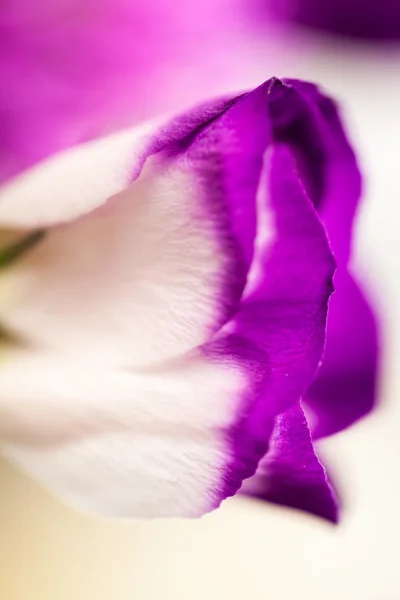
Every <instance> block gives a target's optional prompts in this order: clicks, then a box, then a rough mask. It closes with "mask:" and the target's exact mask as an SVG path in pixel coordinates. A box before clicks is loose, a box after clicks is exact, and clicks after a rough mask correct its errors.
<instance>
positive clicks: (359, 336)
mask: <svg viewBox="0 0 400 600" xmlns="http://www.w3.org/2000/svg"><path fill="white" fill-rule="evenodd" d="M292 83H293V87H294V88H295V89H296V92H297V93H298V94H299V97H300V100H299V102H303V105H304V107H307V110H308V123H309V128H308V131H307V132H306V133H304V134H303V135H302V136H301V138H300V139H299V138H297V140H298V141H297V147H298V148H300V149H301V152H302V156H303V161H302V163H301V164H302V165H307V164H311V162H312V163H313V164H314V170H312V169H310V168H308V169H307V170H306V173H307V174H309V175H308V177H309V178H310V176H311V180H310V181H309V187H310V188H311V189H314V190H316V189H318V190H319V193H318V194H314V196H312V197H313V199H314V204H315V206H316V208H317V210H318V213H319V215H320V217H321V221H322V223H323V224H324V226H325V229H326V231H327V235H328V239H329V242H330V245H331V247H332V250H333V254H334V256H335V260H336V262H337V272H336V274H335V278H334V284H335V289H336V292H335V294H334V295H333V297H332V300H331V302H330V306H329V313H328V325H327V336H326V348H325V352H324V358H323V361H322V365H321V367H320V369H319V372H318V374H317V377H316V378H315V380H314V381H313V383H312V385H311V387H310V389H309V391H308V392H307V394H306V395H305V397H304V399H303V403H304V408H305V410H306V413H307V415H308V417H309V422H310V425H311V428H312V432H313V437H314V438H315V437H321V436H325V435H330V434H332V433H335V432H337V431H339V430H341V429H343V428H345V427H348V426H349V425H351V424H352V423H353V422H354V421H356V420H358V419H360V418H361V417H363V416H364V415H365V414H367V413H368V412H370V411H371V410H372V408H373V407H374V405H375V403H376V400H377V397H376V391H377V378H378V351H379V331H378V325H377V319H376V316H375V314H374V312H373V310H372V309H371V307H370V306H369V303H368V301H367V299H366V298H365V296H364V294H363V292H362V289H360V286H359V284H358V283H357V282H356V281H354V279H353V278H352V276H351V275H350V274H349V273H348V265H347V263H348V259H349V255H350V250H351V241H352V230H353V223H354V217H355V215H356V211H357V207H358V203H359V199H360V193H361V176H360V172H359V169H358V165H357V160H356V157H355V156H354V152H353V150H352V148H351V146H350V144H349V142H348V140H347V137H346V135H345V132H344V130H343V126H342V124H341V119H340V116H339V113H338V110H337V107H336V106H335V103H334V102H333V101H332V100H331V99H330V98H328V97H326V96H325V95H324V94H323V93H322V92H321V91H320V90H319V89H318V88H317V87H316V86H314V85H312V84H309V83H306V82H299V81H295V82H292ZM304 103H305V104H304ZM302 122H303V123H305V122H306V120H305V119H303V121H302ZM312 132H316V133H317V135H316V136H315V139H318V140H319V147H318V151H317V152H316V150H315V148H316V142H315V139H312ZM316 156H317V157H319V160H318V161H315V157H316ZM318 165H319V168H318ZM315 167H317V168H315ZM318 173H319V174H318ZM316 176H317V178H315V177H316Z"/></svg>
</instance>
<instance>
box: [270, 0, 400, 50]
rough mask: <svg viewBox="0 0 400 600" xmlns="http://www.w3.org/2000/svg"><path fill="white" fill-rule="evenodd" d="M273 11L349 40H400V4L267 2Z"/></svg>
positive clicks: (392, 0) (385, 0)
mask: <svg viewBox="0 0 400 600" xmlns="http://www.w3.org/2000/svg"><path fill="white" fill-rule="evenodd" d="M266 5H267V7H268V8H269V11H270V13H271V14H272V15H274V16H275V17H278V18H280V19H282V20H284V21H293V22H294V23H299V24H302V25H306V26H308V27H312V28H314V29H320V30H323V31H328V32H331V33H335V34H340V35H343V36H346V37H354V38H364V39H369V40H374V39H375V40H396V39H399V38H400V4H399V2H398V1H397V0H351V1H348V0H325V1H324V2H321V1H320V0H286V1H285V2H280V1H279V0H266Z"/></svg>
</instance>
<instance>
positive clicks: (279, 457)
mask: <svg viewBox="0 0 400 600" xmlns="http://www.w3.org/2000/svg"><path fill="white" fill-rule="evenodd" d="M242 491H243V492H244V493H247V494H249V495H251V496H254V497H256V498H260V499H261V500H266V501H268V502H274V503H277V504H282V505H284V506H290V507H292V508H298V509H300V510H305V511H307V512H309V513H312V514H315V515H317V516H320V517H323V518H325V519H328V520H329V521H333V522H334V523H335V522H336V521H337V518H338V511H337V501H336V499H335V496H334V493H333V490H332V488H331V486H330V484H329V482H328V479H327V476H326V473H325V470H324V468H323V466H322V465H321V463H320V462H319V460H318V457H317V455H316V454H315V450H314V448H313V444H312V441H311V434H310V431H309V429H308V425H307V420H306V417H305V415H304V412H303V410H302V408H301V405H300V402H299V403H298V404H296V405H295V406H292V407H291V408H289V409H288V410H286V411H285V412H283V413H282V414H280V415H279V416H278V417H277V418H276V422H275V426H274V430H273V433H272V436H271V440H270V445H269V449H268V452H267V454H266V455H265V457H264V458H263V460H262V461H261V462H260V464H259V467H258V469H257V472H256V474H255V475H254V476H253V477H251V478H250V479H248V480H247V481H245V482H244V485H243V488H242Z"/></svg>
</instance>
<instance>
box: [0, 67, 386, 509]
mask: <svg viewBox="0 0 400 600" xmlns="http://www.w3.org/2000/svg"><path fill="white" fill-rule="evenodd" d="M359 192H360V176H359V172H358V168H357V164H356V161H355V157H354V154H353V152H352V150H351V148H350V146H349V144H348V142H347V139H346V136H345V134H344V132H343V129H342V126H341V123H340V119H339V117H338V113H337V110H336V107H335V105H334V103H333V102H332V101H331V100H330V99H329V98H327V97H326V96H325V95H324V94H323V93H322V92H321V91H320V90H319V89H318V88H316V87H315V86H313V85H311V84H306V83H303V82H299V81H294V80H284V81H280V80H278V79H276V78H273V79H271V80H268V81H267V82H265V83H264V84H263V85H261V86H260V87H258V88H256V89H255V90H253V91H251V92H248V93H244V94H240V95H238V96H234V97H229V98H225V99H221V100H218V101H213V102H208V103H206V104H204V105H202V106H200V107H197V108H195V109H194V110H192V111H189V112H186V113H184V114H182V115H180V116H179V117H177V118H175V119H172V120H171V121H169V122H168V123H166V124H161V125H160V124H157V125H151V126H149V127H147V126H146V127H141V128H133V129H128V130H124V131H122V132H120V133H117V134H113V135H112V136H109V137H106V138H102V139H98V140H95V141H94V142H90V143H87V144H85V145H81V146H78V147H76V148H73V149H72V150H69V151H66V152H65V153H62V154H60V155H58V156H54V157H52V158H50V159H49V160H48V161H46V162H44V163H42V164H39V165H37V166H36V167H34V168H32V169H31V170H29V171H27V172H26V173H25V174H24V175H22V176H21V177H19V178H16V179H14V180H12V181H11V182H9V183H8V184H7V185H6V186H4V187H3V189H2V190H1V195H0V224H1V226H2V227H3V228H4V229H5V230H11V231H13V236H14V237H13V239H12V242H9V243H8V245H6V246H5V248H6V251H7V252H8V256H11V261H8V263H7V267H6V268H4V269H3V270H2V274H1V289H2V295H1V298H0V321H1V323H2V326H3V328H4V331H6V332H7V339H5V340H4V343H3V348H2V363H1V369H0V390H1V391H0V438H1V440H2V447H3V450H4V452H5V453H6V455H8V456H9V457H10V458H11V459H12V460H13V461H14V462H16V463H17V464H19V465H21V466H22V468H24V469H25V470H27V471H28V472H30V473H31V474H33V475H34V476H35V477H36V478H37V479H39V480H41V481H42V482H43V483H45V484H46V485H47V486H48V487H49V488H51V489H52V490H53V491H54V492H56V493H57V494H58V495H60V496H61V497H63V498H64V499H65V500H66V501H67V502H69V503H70V504H71V505H73V506H76V507H78V508H80V509H83V510H88V511H93V512H95V513H100V514H106V515H114V516H125V517H128V516H169V515H176V516H195V515H200V514H203V513H204V512H206V511H208V510H211V509H213V508H215V507H217V506H218V505H219V504H220V503H221V501H222V500H223V499H224V498H226V497H228V496H232V495H234V494H235V493H236V492H237V491H238V490H239V488H240V487H241V486H242V484H243V482H244V481H245V480H248V483H247V484H246V486H249V487H248V490H249V491H250V492H251V493H256V494H257V495H261V496H263V497H265V498H267V499H269V500H271V501H277V502H281V503H283V504H290V505H293V506H297V507H299V508H303V509H306V510H309V511H311V512H314V513H317V514H320V515H322V516H324V517H326V518H329V519H331V520H336V518H337V508H336V501H335V497H334V494H333V492H332V490H331V487H330V485H329V483H328V481H327V477H326V474H325V471H324V469H323V467H322V466H321V464H320V462H319V461H318V458H317V456H316V454H315V451H314V449H313V445H312V438H311V434H313V435H315V436H318V435H325V434H327V433H330V432H332V431H335V430H337V429H339V428H342V427H344V426H346V425H348V424H350V423H351V422H352V421H353V420H355V419H356V418H358V417H360V416H362V415H363V414H364V413H365V412H366V411H367V410H369V409H370V408H371V401H372V400H371V399H372V395H371V394H372V392H370V390H369V389H368V393H367V394H365V393H364V392H365V391H366V390H362V392H361V391H360V396H359V397H358V396H357V395H356V396H354V394H353V396H352V395H351V394H350V393H348V390H347V388H346V385H344V386H343V389H342V390H341V393H342V395H341V397H340V398H339V399H338V398H337V397H335V396H334V395H333V393H332V394H331V395H329V394H328V395H327V394H326V393H325V392H324V387H325V383H326V382H328V385H331V384H330V383H329V382H330V381H331V379H332V378H334V371H335V369H336V368H338V367H339V371H340V369H341V368H342V367H343V370H346V368H347V370H348V372H347V374H351V373H352V370H353V367H354V368H355V371H356V372H357V376H358V377H359V381H363V382H364V378H365V381H366V382H367V383H366V387H368V385H369V384H370V383H371V381H373V380H374V377H375V361H376V338H375V328H374V321H373V319H372V316H371V314H370V312H369V309H367V306H366V304H365V301H364V300H363V298H362V296H361V294H360V292H359V290H358V288H357V286H356V284H355V283H354V281H353V280H352V279H351V277H350V275H348V274H347V270H346V264H347V259H348V255H349V247H350V245H349V243H350V235H351V223H352V219H353V216H354V211H355V208H356V204H357V201H358V197H359ZM37 231H40V232H41V233H40V238H38V239H34V238H32V235H33V234H34V233H35V232H37ZM15 240H16V241H15ZM24 240H31V242H30V243H29V244H28V245H29V248H27V250H26V252H25V253H23V254H22V255H21V252H20V253H18V252H17V253H15V252H14V254H13V252H12V249H13V248H15V244H17V246H18V244H19V247H21V243H22V244H23V243H24ZM32 240H33V241H32ZM10 244H11V246H10ZM10 248H11V250H10ZM7 252H6V253H7ZM334 257H335V258H334ZM335 260H336V263H335ZM335 264H337V266H338V272H337V275H336V279H337V282H338V286H337V287H338V293H337V296H338V297H339V294H342V293H343V294H346V293H348V292H349V290H350V291H352V294H353V295H352V296H347V297H348V298H351V305H350V304H347V302H346V300H343V299H342V300H338V301H337V302H336V304H333V303H332V318H331V315H330V313H329V318H328V340H327V354H326V357H327V366H326V367H324V366H322V368H321V370H320V371H319V374H318V375H317V378H316V379H315V381H314V383H313V384H312V385H311V383H312V381H313V379H314V378H315V376H316V374H317V372H318V368H319V365H320V363H321V360H322V359H323V356H324V346H325V334H326V319H327V311H328V302H329V298H330V296H331V294H332V291H333V285H332V279H333V275H334V271H335ZM334 297H335V296H334ZM333 302H334V301H333ZM348 311H350V315H351V316H350V317H349V312H348ZM351 311H353V312H351ZM349 318H350V320H351V321H352V325H351V327H352V326H354V328H355V330H356V331H358V329H363V335H364V336H365V339H363V341H365V340H366V342H365V343H368V344H369V346H370V355H368V361H369V362H368V361H367V363H368V364H364V361H363V360H360V364H355V363H356V362H357V361H355V362H354V364H353V363H351V362H350V361H349V360H343V364H342V362H341V360H340V358H339V359H338V358H337V355H336V352H337V348H338V346H339V354H340V357H343V356H344V357H345V356H347V354H346V352H347V344H348V342H347V340H344V339H341V342H339V341H338V339H337V338H338V337H340V336H341V335H342V333H343V330H344V328H345V326H344V323H346V320H348V319H349ZM357 319H359V321H358V320H357ZM368 327H369V329H368ZM367 354H368V352H366V355H367ZM323 364H324V363H323ZM357 369H358V370H357ZM367 373H368V375H367ZM339 374H340V373H339ZM368 377H369V379H368ZM310 385H311V387H310ZM350 387H351V386H350ZM346 390H347V391H346ZM346 394H347V396H346ZM344 398H346V402H345V401H344ZM349 402H350V403H351V404H352V407H351V408H350V407H349V406H348V403H349ZM305 413H306V414H307V415H311V417H312V418H311V419H310V424H308V423H307V419H306V416H305ZM310 428H311V432H310ZM257 469H258V470H257ZM252 476H255V478H253V479H249V478H252Z"/></svg>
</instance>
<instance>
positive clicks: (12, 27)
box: [0, 0, 235, 181]
mask: <svg viewBox="0 0 400 600" xmlns="http://www.w3.org/2000/svg"><path fill="white" fill-rule="evenodd" d="M226 4H227V2H226V0H213V1H212V2H211V1H209V0H205V1H204V2H201V3H177V2H176V1H175V0H162V1H160V0H146V2H141V1H137V0H133V1H132V0H98V1H96V0H87V1H86V2H81V1H80V0H31V1H30V2H29V7H28V6H27V4H26V3H25V2H23V0H12V1H6V2H5V3H2V10H1V14H0V72H1V76H2V86H1V95H0V124H1V127H0V181H5V180H6V179H9V178H11V177H13V176H15V175H16V174H18V173H19V172H20V171H21V170H24V169H26V168H28V167H31V166H32V165H33V164H35V163H36V162H38V161H40V160H42V159H44V158H46V157H48V156H50V155H51V154H53V153H55V152H57V151H60V150H63V149H65V148H68V147H71V146H73V145H76V144H80V143H83V142H85V141H87V140H90V139H92V138H96V137H99V136H101V135H105V134H107V133H108V132H111V131H113V130H114V129H116V128H120V127H126V126H129V125H130V124H132V123H133V122H137V121H138V120H143V119H144V118H146V119H148V118H151V117H152V116H153V115H154V114H156V113H159V112H161V113H164V111H166V110H171V109H176V108H177V107H178V108H181V105H180V104H179V103H178V102H174V101H172V98H173V96H172V93H171V88H175V92H174V93H175V96H176V100H177V98H178V96H179V95H180V96H182V97H184V96H185V94H186V91H185V88H184V81H185V73H187V74H188V77H187V79H188V80H189V83H188V87H189V88H190V87H191V83H192V84H193V85H194V87H196V78H195V77H192V76H191V75H190V69H196V67H197V69H196V70H197V71H201V69H200V68H199V65H200V64H201V63H200V56H202V57H203V60H204V53H205V52H206V51H207V48H208V47H209V46H208V44H211V48H213V50H214V51H218V44H217V38H218V37H219V38H220V39H221V43H222V44H223V41H222V40H223V39H224V35H225V34H224V32H223V30H222V27H221V25H222V23H223V22H224V23H225V24H226V26H227V29H228V31H229V30H230V23H231V18H230V14H229V10H226V9H227V6H226ZM234 7H235V3H233V5H232V10H234ZM176 88H179V91H178V89H176ZM196 91H197V94H199V93H200V90H199V89H197V90H196ZM207 92H208V93H210V90H207V91H206V92H204V95H206V94H207ZM196 97H197V98H198V97H199V96H196V95H195V96H194V98H193V97H191V96H190V95H189V96H188V101H192V102H193V101H194V99H195V98H196ZM160 98H164V100H163V101H161V100H160ZM177 105H178V106H177Z"/></svg>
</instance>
